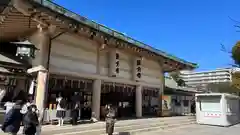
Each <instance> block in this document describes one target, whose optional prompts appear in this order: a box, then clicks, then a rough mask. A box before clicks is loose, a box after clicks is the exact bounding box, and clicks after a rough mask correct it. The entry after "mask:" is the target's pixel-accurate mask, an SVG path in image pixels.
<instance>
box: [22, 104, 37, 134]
mask: <svg viewBox="0 0 240 135" xmlns="http://www.w3.org/2000/svg"><path fill="white" fill-rule="evenodd" d="M38 125H39V121H38V116H37V106H36V105H30V106H28V111H27V113H26V114H25V115H24V117H23V126H24V128H23V134H25V135H35V133H36V132H37V126H38Z"/></svg>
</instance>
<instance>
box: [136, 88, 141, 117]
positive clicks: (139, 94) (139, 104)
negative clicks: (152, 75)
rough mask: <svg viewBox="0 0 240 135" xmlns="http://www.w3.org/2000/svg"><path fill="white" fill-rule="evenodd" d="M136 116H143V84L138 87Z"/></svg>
mask: <svg viewBox="0 0 240 135" xmlns="http://www.w3.org/2000/svg"><path fill="white" fill-rule="evenodd" d="M136 117H137V118H141V117H142V86H141V85H138V86H137V87H136Z"/></svg>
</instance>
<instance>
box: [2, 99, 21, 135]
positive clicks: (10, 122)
mask: <svg viewBox="0 0 240 135" xmlns="http://www.w3.org/2000/svg"><path fill="white" fill-rule="evenodd" d="M23 104H24V103H23V102H22V101H17V102H16V103H15V105H14V106H13V107H12V109H11V110H9V112H8V113H7V114H5V117H4V122H3V125H2V131H3V132H5V133H8V134H10V135H16V134H17V132H18V131H19V129H20V124H21V122H22V113H21V112H20V111H21V109H22V106H23Z"/></svg>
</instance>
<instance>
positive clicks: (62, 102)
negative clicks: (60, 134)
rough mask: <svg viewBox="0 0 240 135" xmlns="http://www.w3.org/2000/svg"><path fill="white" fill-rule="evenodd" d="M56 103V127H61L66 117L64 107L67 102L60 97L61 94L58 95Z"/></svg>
mask: <svg viewBox="0 0 240 135" xmlns="http://www.w3.org/2000/svg"><path fill="white" fill-rule="evenodd" d="M56 101H57V114H56V117H57V118H58V126H63V122H64V118H65V116H66V107H67V102H66V100H65V99H64V98H63V97H62V95H61V93H60V94H59V96H58V98H57V99H56Z"/></svg>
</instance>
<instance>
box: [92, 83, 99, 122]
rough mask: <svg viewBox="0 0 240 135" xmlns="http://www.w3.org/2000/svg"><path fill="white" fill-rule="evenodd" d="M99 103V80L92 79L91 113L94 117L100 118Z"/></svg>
mask: <svg viewBox="0 0 240 135" xmlns="http://www.w3.org/2000/svg"><path fill="white" fill-rule="evenodd" d="M100 103H101V80H94V82H93V95H92V113H94V117H95V118H96V119H98V120H99V119H100Z"/></svg>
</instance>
